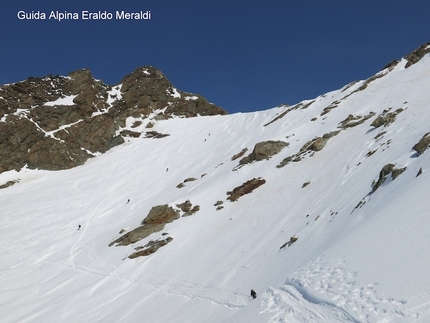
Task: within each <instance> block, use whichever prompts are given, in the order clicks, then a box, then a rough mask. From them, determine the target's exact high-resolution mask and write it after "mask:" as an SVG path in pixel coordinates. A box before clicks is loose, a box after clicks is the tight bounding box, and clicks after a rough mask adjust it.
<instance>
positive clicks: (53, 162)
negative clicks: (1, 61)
mask: <svg viewBox="0 0 430 323" xmlns="http://www.w3.org/2000/svg"><path fill="white" fill-rule="evenodd" d="M161 109H162V110H161ZM158 110H159V111H158ZM150 114H152V115H155V116H154V120H155V121H156V120H164V119H169V118H171V117H172V116H183V117H194V116H198V115H214V114H227V112H225V111H224V110H223V109H221V108H219V107H217V106H215V105H213V104H211V103H208V102H207V101H206V100H205V99H204V98H202V97H201V96H199V95H193V94H190V93H185V92H182V91H179V90H177V89H175V88H174V87H173V85H172V84H171V83H170V82H169V81H168V79H167V78H166V77H165V76H164V75H163V74H162V73H161V72H160V71H158V70H157V69H155V68H153V67H150V66H147V67H142V68H138V69H136V70H135V71H134V72H133V73H131V74H129V75H127V76H126V77H124V79H123V80H122V81H121V83H120V84H117V85H114V86H110V85H107V84H104V83H103V82H102V81H100V80H97V79H95V78H94V77H93V76H92V74H91V72H90V71H89V70H88V69H81V70H78V71H74V72H72V73H70V74H69V75H68V76H67V77H64V76H58V75H56V76H53V75H48V76H46V77H43V78H35V77H30V78H29V79H27V80H25V81H22V82H18V83H14V84H7V85H3V86H1V87H0V156H2V158H1V159H0V173H1V172H4V171H7V170H12V169H15V170H19V169H21V168H22V167H24V166H25V165H28V167H29V168H40V169H47V170H59V169H67V168H71V167H75V166H78V165H82V164H83V163H85V161H86V160H87V159H88V158H90V157H92V156H93V154H94V153H97V152H101V153H104V152H106V151H107V150H109V149H110V148H112V147H114V146H117V145H120V144H121V143H123V142H124V137H135V138H137V137H139V136H140V135H141V132H138V131H131V130H130V129H124V130H122V129H121V128H124V127H125V126H126V119H127V118H128V117H133V118H135V119H139V120H134V124H133V126H134V127H137V126H138V125H139V124H141V123H142V120H143V119H145V118H148V116H149V115H150ZM152 137H154V136H152ZM154 138H161V137H160V136H155V137H154Z"/></svg>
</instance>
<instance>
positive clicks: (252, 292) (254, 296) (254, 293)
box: [251, 289, 257, 299]
mask: <svg viewBox="0 0 430 323" xmlns="http://www.w3.org/2000/svg"><path fill="white" fill-rule="evenodd" d="M251 296H252V298H253V299H256V298H257V293H256V292H255V290H253V289H251Z"/></svg>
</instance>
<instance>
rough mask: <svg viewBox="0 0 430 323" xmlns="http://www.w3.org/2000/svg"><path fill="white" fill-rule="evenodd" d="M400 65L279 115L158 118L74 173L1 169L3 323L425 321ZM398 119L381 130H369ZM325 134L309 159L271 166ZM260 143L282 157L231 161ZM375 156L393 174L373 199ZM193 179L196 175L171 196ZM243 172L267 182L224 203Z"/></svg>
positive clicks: (423, 204) (416, 91)
mask: <svg viewBox="0 0 430 323" xmlns="http://www.w3.org/2000/svg"><path fill="white" fill-rule="evenodd" d="M405 65H406V61H405V60H402V61H401V62H399V63H398V64H397V66H395V67H392V68H389V69H386V70H384V71H382V72H380V73H378V74H377V77H375V78H371V79H369V80H367V81H359V82H356V83H354V84H350V85H348V86H345V87H344V88H342V89H340V90H337V91H333V92H330V93H326V94H324V95H321V96H319V97H317V98H316V99H315V100H307V101H304V102H302V103H301V104H298V105H296V106H293V107H288V106H281V107H277V108H273V109H269V110H265V111H262V112H251V113H238V114H233V115H226V116H210V117H209V116H208V117H197V118H190V119H183V118H175V119H170V120H165V121H158V122H157V123H156V124H155V126H154V129H155V130H156V131H158V132H160V133H168V134H169V136H168V137H165V138H162V139H144V138H141V139H135V138H131V139H130V140H129V141H128V142H126V143H125V144H123V145H121V146H118V147H115V148H113V149H112V150H110V151H108V152H106V153H105V154H103V155H100V156H98V157H96V158H93V159H91V160H89V161H87V163H86V164H84V165H83V166H79V167H77V168H74V169H70V170H64V171H56V172H49V171H40V170H29V169H23V170H21V171H20V172H6V173H2V174H0V184H1V183H4V182H7V181H9V180H17V179H19V180H20V181H19V183H17V184H15V185H13V186H11V187H8V188H7V189H4V190H1V191H0V203H1V205H2V206H3V207H2V214H1V215H2V216H1V226H0V237H1V244H0V259H1V260H2V262H1V263H2V264H1V265H0V279H1V281H2V287H1V290H2V293H1V295H0V304H1V307H2V308H3V309H4V310H3V311H2V312H3V313H2V314H3V317H4V320H5V321H6V322H76V321H85V322H136V321H141V320H142V318H144V319H145V322H146V321H148V322H413V321H417V322H418V321H425V320H430V293H429V292H428V290H429V288H430V280H429V279H427V277H426V276H427V272H428V271H429V269H430V261H429V259H430V257H429V256H430V251H427V250H426V248H425V244H426V242H427V241H428V238H427V234H426V233H427V232H426V231H427V230H426V228H427V227H428V224H430V223H429V222H430V220H429V216H428V215H429V211H428V210H429V209H430V208H429V207H430V201H428V198H426V197H427V196H428V192H429V189H428V182H429V178H428V176H429V175H428V172H427V171H426V170H427V169H428V167H429V163H430V157H429V155H428V152H425V153H423V154H422V155H417V154H416V153H415V152H414V151H413V150H412V147H413V146H414V145H415V144H416V143H417V142H418V141H419V140H420V139H421V138H422V137H423V135H424V134H425V133H427V132H428V131H429V129H428V123H427V120H429V118H430V115H429V113H430V111H429V110H428V108H427V107H426V104H427V102H429V98H430V94H428V91H427V88H428V87H429V85H430V78H429V75H430V57H429V55H428V54H427V55H425V56H424V57H423V58H422V59H421V60H420V61H419V62H417V63H415V64H414V65H412V66H410V67H408V68H407V69H406V68H405ZM326 108H330V109H328V110H324V109H326ZM399 109H402V110H401V112H399V113H398V114H397V115H396V117H395V121H394V122H391V123H388V124H386V125H384V126H382V127H379V128H374V127H372V126H370V124H371V122H372V121H373V120H374V119H375V118H376V117H377V116H379V115H381V114H384V113H385V114H386V113H389V112H394V111H400V110H399ZM324 111H328V112H324ZM384 111H385V112H384ZM371 112H373V113H374V115H372V117H371V118H369V119H367V120H365V121H364V122H363V123H362V124H359V125H356V126H354V127H349V128H345V129H342V128H339V127H340V124H341V122H342V121H344V120H345V119H346V118H348V116H349V115H353V116H354V117H359V116H360V117H363V116H367V115H370V113H371ZM284 113H285V114H284ZM275 118H278V119H276V120H275ZM314 118H316V119H314ZM311 120H313V121H311ZM272 121H273V122H272ZM144 126H145V125H144V124H142V125H141V127H142V129H143V127H144ZM336 130H341V132H340V133H339V134H338V135H336V136H334V137H332V138H331V139H330V140H329V141H328V142H327V144H326V146H325V147H324V149H323V150H321V151H316V152H313V154H308V155H306V156H302V158H301V160H300V161H296V162H291V163H289V164H287V165H286V166H284V167H282V168H277V167H276V166H277V165H279V164H280V163H281V162H282V161H283V160H284V159H285V158H286V157H288V156H292V155H294V154H297V153H298V152H299V151H300V149H301V148H302V147H303V146H304V145H305V144H306V143H307V142H309V141H310V140H312V139H314V138H316V137H321V136H322V135H323V134H326V133H329V132H333V131H336ZM265 140H283V141H287V142H288V143H289V146H288V147H286V148H284V149H283V150H282V151H281V152H280V153H279V154H277V155H275V156H273V157H272V158H271V159H269V160H264V161H259V162H254V163H252V164H248V165H244V166H243V167H240V168H238V167H237V166H238V160H234V161H232V156H233V155H235V154H237V153H239V152H240V151H241V150H242V149H244V148H248V149H250V150H252V148H253V147H254V145H255V144H256V143H257V142H261V141H265ZM388 163H393V164H394V165H395V166H396V167H397V168H404V167H406V170H405V171H404V172H403V173H402V174H401V175H400V176H399V177H398V178H396V179H395V180H392V181H390V180H387V181H386V182H385V183H384V184H383V185H382V186H381V187H380V188H379V189H378V190H377V191H375V192H374V193H373V194H369V193H370V192H371V191H372V182H374V181H377V180H378V176H379V173H380V171H381V168H382V167H383V166H384V165H386V164H388ZM167 169H168V171H166V170H167ZM420 169H422V170H423V173H422V174H421V175H420V176H418V177H417V176H416V175H417V173H418V171H419V170H420ZM203 175H204V176H203ZM190 177H194V178H196V179H197V180H195V181H192V182H187V183H186V184H185V187H183V188H181V189H178V188H177V187H176V186H177V185H178V184H179V183H181V182H183V181H184V180H185V179H186V178H190ZM257 177H261V178H264V179H265V180H266V183H265V184H264V185H262V186H261V187H258V188H257V189H256V190H255V191H254V192H252V193H251V194H248V195H244V196H243V197H241V198H240V199H239V200H238V201H236V202H230V201H227V200H226V198H227V194H226V193H227V191H231V190H233V189H234V188H235V187H237V186H239V185H241V184H242V183H244V182H246V181H247V180H250V179H252V178H257ZM305 182H310V184H309V185H308V186H306V187H303V184H304V183H305ZM128 199H130V203H129V204H126V201H127V200H128ZM186 200H190V201H191V202H192V203H193V204H195V205H199V206H200V211H198V212H197V213H196V214H194V215H192V216H188V217H181V218H180V219H178V220H176V221H174V222H172V223H169V224H167V225H166V228H165V229H164V230H163V231H161V232H158V233H154V234H152V235H151V236H149V237H148V238H146V239H144V240H142V241H140V242H137V243H135V244H133V245H130V246H118V247H108V244H109V243H110V242H112V241H113V240H114V239H116V238H118V237H119V236H120V234H119V233H118V232H119V231H120V230H121V229H125V230H126V231H130V230H132V229H134V228H135V227H137V226H139V225H140V222H141V221H142V220H143V219H144V218H145V216H146V215H147V214H148V212H149V210H150V209H151V208H152V207H153V206H156V205H161V204H169V205H171V206H175V204H178V203H182V202H184V201H186ZM219 200H222V201H224V203H223V206H224V208H223V209H222V210H219V211H217V210H216V207H215V206H214V204H215V203H216V202H217V201H219ZM359 202H362V204H361V205H360V207H356V206H358V204H359ZM364 202H365V203H364ZM78 224H81V225H82V229H81V230H79V231H77V230H76V227H77V225H78ZM162 233H168V235H169V236H170V237H172V238H173V240H172V242H170V243H169V244H168V245H167V246H165V247H162V248H160V249H159V250H158V251H157V252H156V253H155V254H152V255H150V256H148V257H139V258H136V259H133V260H132V259H127V258H126V257H127V256H128V255H130V253H132V252H134V251H135V250H134V248H135V247H137V246H141V245H144V244H145V243H147V242H148V241H150V240H155V239H158V238H161V237H162ZM292 236H296V237H298V240H297V241H296V242H295V243H294V244H292V245H291V246H290V247H286V248H283V249H280V247H281V246H282V245H283V244H284V243H286V242H288V241H289V240H290V237H292ZM251 288H254V289H255V290H256V291H257V293H258V298H257V299H256V300H251V298H250V296H249V291H250V289H251Z"/></svg>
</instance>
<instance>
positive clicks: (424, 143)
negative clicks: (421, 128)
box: [412, 132, 430, 155]
mask: <svg viewBox="0 0 430 323" xmlns="http://www.w3.org/2000/svg"><path fill="white" fill-rule="evenodd" d="M429 146H430V132H427V133H426V134H425V135H424V136H423V137H422V138H421V140H420V141H419V142H418V143H416V144H415V145H414V146H413V147H412V149H413V150H415V151H416V152H417V153H418V155H421V154H422V153H423V152H424V151H425V150H426V149H427V148H428V147H429Z"/></svg>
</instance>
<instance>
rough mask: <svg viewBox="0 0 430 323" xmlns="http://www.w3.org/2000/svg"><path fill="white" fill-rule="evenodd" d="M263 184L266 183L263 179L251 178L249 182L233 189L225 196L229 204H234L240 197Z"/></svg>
mask: <svg viewBox="0 0 430 323" xmlns="http://www.w3.org/2000/svg"><path fill="white" fill-rule="evenodd" d="M264 183H266V180H265V179H264V178H253V179H251V180H249V181H246V182H245V183H243V184H242V185H240V186H238V187H236V188H234V189H233V191H229V192H227V195H228V197H227V200H229V201H231V202H235V201H237V200H238V199H239V198H240V197H241V196H243V195H245V194H249V193H252V191H253V190H255V189H256V188H258V187H260V186H261V185H263V184H264Z"/></svg>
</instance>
